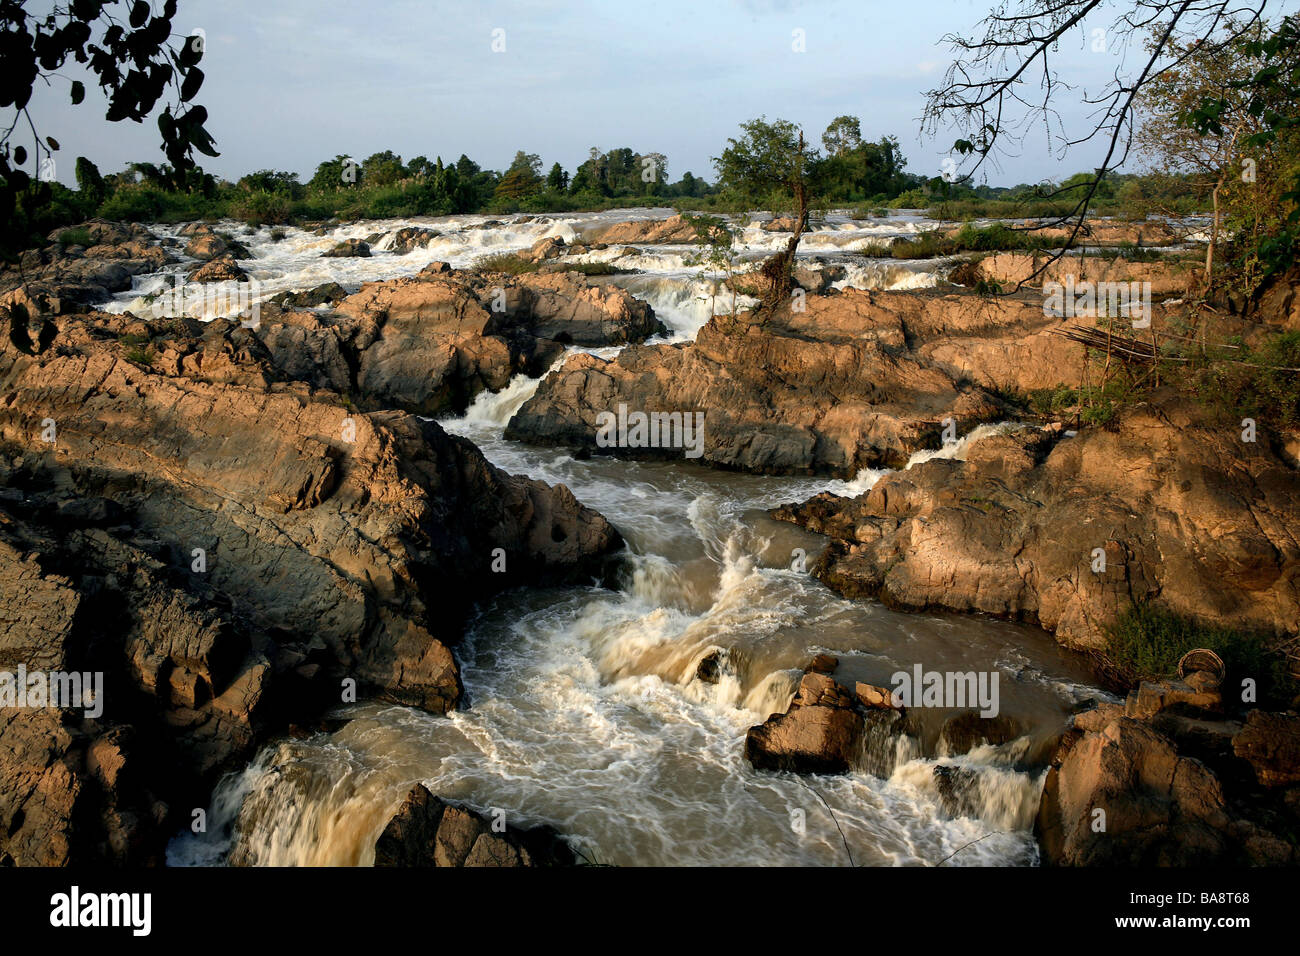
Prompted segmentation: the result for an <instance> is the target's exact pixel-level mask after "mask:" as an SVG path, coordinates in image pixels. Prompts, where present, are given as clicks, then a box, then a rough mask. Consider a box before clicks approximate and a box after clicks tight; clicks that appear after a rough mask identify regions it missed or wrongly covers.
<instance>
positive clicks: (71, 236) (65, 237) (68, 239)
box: [59, 229, 95, 248]
mask: <svg viewBox="0 0 1300 956" xmlns="http://www.w3.org/2000/svg"><path fill="white" fill-rule="evenodd" d="M94 244H95V240H94V238H93V237H92V236H91V235H90V230H89V229H65V230H63V232H61V233H59V245H61V246H64V247H65V248H66V247H67V246H93V245H94Z"/></svg>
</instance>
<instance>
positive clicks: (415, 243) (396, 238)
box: [388, 226, 441, 256]
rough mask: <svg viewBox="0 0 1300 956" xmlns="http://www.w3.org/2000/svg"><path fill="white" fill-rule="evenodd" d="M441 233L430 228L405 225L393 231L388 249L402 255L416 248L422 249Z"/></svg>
mask: <svg viewBox="0 0 1300 956" xmlns="http://www.w3.org/2000/svg"><path fill="white" fill-rule="evenodd" d="M440 235H441V233H439V232H435V231H434V230H432V229H423V228H421V227H419V226H407V227H405V228H403V229H398V230H397V231H396V232H395V233H393V238H392V240H391V241H390V242H389V243H388V250H389V251H390V252H392V253H394V254H396V255H399V256H404V255H407V254H408V253H411V252H414V251H415V250H416V249H423V248H425V247H426V246H428V245H429V243H431V242H433V240H435V239H437V238H438V236H440Z"/></svg>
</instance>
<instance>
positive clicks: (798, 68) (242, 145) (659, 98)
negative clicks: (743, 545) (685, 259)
mask: <svg viewBox="0 0 1300 956" xmlns="http://www.w3.org/2000/svg"><path fill="white" fill-rule="evenodd" d="M991 3H992V0H856V2H852V0H802V2H801V0H695V2H679V0H640V2H638V0H632V2H628V0H566V2H562V3H555V2H540V0H485V2H472V3H463V2H462V3H446V2H427V0H426V2H415V0H393V2H382V0H371V2H366V0H354V2H338V0H315V2H309V0H181V4H180V7H181V9H180V13H179V14H178V16H177V18H176V21H175V23H176V26H177V28H178V30H179V31H181V32H186V33H188V32H190V31H191V30H193V29H195V28H197V29H201V30H202V31H203V32H204V34H205V36H206V54H205V56H204V59H203V63H202V67H203V69H204V71H205V73H206V76H207V79H206V81H205V83H204V85H203V89H202V91H201V92H200V95H199V96H198V97H197V101H198V102H201V103H203V104H204V105H205V106H206V107H207V108H208V111H209V113H210V116H211V119H210V121H209V123H208V130H209V132H211V133H212V134H213V135H214V136H215V137H216V139H217V148H218V149H219V150H220V151H221V153H222V155H221V157H220V158H219V159H213V160H205V161H204V165H205V167H206V168H208V169H209V170H211V171H213V172H215V173H218V174H220V175H224V176H228V177H235V176H238V175H240V174H242V173H244V172H248V171H250V170H253V169H264V168H273V169H288V170H294V171H297V172H299V173H301V174H302V175H303V177H304V178H307V177H309V176H310V175H311V173H312V171H313V170H314V168H315V166H316V164H317V163H318V162H320V161H321V160H323V159H326V158H329V157H332V156H334V155H336V154H340V153H343V154H347V155H352V156H355V157H358V158H364V157H365V156H367V155H369V154H370V153H372V152H375V151H377V150H380V149H392V150H394V151H395V152H397V153H398V154H400V155H401V156H403V157H405V158H410V157H412V156H416V155H426V156H428V157H430V158H432V157H434V156H436V155H441V156H442V157H443V158H444V159H448V158H450V159H454V158H455V157H457V156H459V155H460V153H462V152H464V153H467V154H468V155H469V156H470V157H471V158H472V159H474V160H476V161H477V162H479V163H481V164H482V165H484V166H487V167H492V168H497V169H503V168H504V167H505V166H506V165H508V164H509V161H510V159H511V157H512V156H513V155H514V153H515V150H517V149H525V150H527V151H528V152H533V153H539V154H540V155H541V157H542V159H543V162H544V163H545V165H546V166H547V167H549V166H550V164H551V163H552V162H555V161H559V162H560V163H561V164H562V165H563V166H565V168H567V169H569V170H572V169H573V168H574V167H576V166H577V164H578V163H580V162H581V161H582V160H583V159H584V158H585V157H586V153H587V148H588V147H589V146H599V147H601V148H602V149H606V148H610V147H614V146H625V145H626V146H630V147H632V148H633V149H635V150H638V151H650V150H657V151H659V152H662V153H665V154H666V155H667V156H668V160H669V175H670V178H672V179H677V178H679V177H680V176H681V174H682V173H683V172H685V171H687V170H690V171H692V172H694V173H695V174H696V175H697V176H703V177H705V178H709V179H712V178H713V170H712V167H711V164H710V162H709V160H710V157H712V156H715V155H717V153H718V152H719V151H720V149H721V147H722V145H723V144H724V143H725V140H726V138H727V137H728V136H731V135H734V134H735V132H736V129H737V126H738V124H739V123H740V122H742V121H743V120H746V119H750V118H752V117H755V116H758V115H760V114H766V115H767V116H768V117H769V118H774V117H782V118H785V119H790V120H793V121H795V122H797V123H799V124H801V125H802V126H803V127H804V128H805V130H807V131H808V133H809V134H810V137H811V138H813V139H814V140H819V138H820V135H821V131H822V130H823V129H824V128H825V126H826V124H827V123H828V122H829V121H830V120H831V119H832V118H833V117H835V116H837V115H840V114H844V113H848V114H852V115H855V116H858V117H860V118H861V120H862V130H863V133H864V135H866V136H869V137H871V138H875V137H878V136H880V135H882V134H886V133H892V134H894V135H896V136H898V138H899V140H900V141H901V142H902V144H903V152H904V155H905V156H906V157H907V159H908V163H909V165H908V168H909V170H911V171H914V172H920V173H924V174H927V175H936V174H938V173H939V172H940V164H941V162H942V160H943V158H944V157H945V156H947V155H948V150H947V147H949V146H951V140H952V138H953V137H952V136H942V137H939V138H936V139H935V140H925V139H923V138H921V137H920V135H919V134H920V129H919V117H920V114H921V111H922V108H923V105H924V93H925V91H926V90H928V89H929V88H931V87H932V86H934V85H936V84H937V83H938V82H939V81H940V79H941V77H942V73H943V69H944V67H945V66H946V65H947V63H948V61H949V59H950V51H949V48H948V47H947V46H946V45H944V44H942V43H941V42H940V41H941V38H942V37H943V35H944V34H945V33H948V32H951V31H956V32H964V33H967V34H969V33H970V32H971V30H972V28H973V27H974V25H975V24H976V23H977V22H978V21H979V20H980V19H981V18H982V17H983V16H985V15H986V14H987V13H988V11H989V7H990V5H991ZM498 29H500V30H504V31H505V32H504V39H505V51H504V52H500V53H498V52H493V50H492V43H493V31H494V30H498ZM796 30H802V31H804V38H805V45H806V52H802V53H797V52H795V51H794V50H793V49H792V46H793V37H794V31H796ZM1061 52H1062V57H1063V59H1062V62H1061V65H1062V68H1063V69H1064V71H1065V73H1066V75H1067V77H1068V78H1069V79H1070V80H1072V81H1074V82H1076V83H1079V84H1081V85H1082V86H1083V87H1086V88H1088V89H1090V90H1096V89H1100V88H1101V86H1102V85H1103V84H1104V83H1105V82H1106V80H1107V79H1108V78H1109V76H1110V73H1111V71H1112V70H1113V68H1114V67H1115V64H1116V59H1115V57H1114V56H1113V55H1111V54H1109V53H1104V54H1099V53H1093V52H1091V51H1090V50H1089V49H1088V44H1087V37H1086V36H1085V35H1083V34H1082V33H1081V34H1080V35H1079V36H1078V37H1077V43H1074V44H1073V45H1071V44H1065V45H1064V46H1063V49H1062V51H1061ZM66 75H67V77H68V79H71V78H72V77H73V76H75V75H76V73H75V72H74V71H66ZM67 82H68V80H67V79H65V80H62V81H60V80H58V79H56V80H55V81H54V83H55V86H54V88H53V89H52V90H49V91H42V92H40V93H38V95H37V96H36V97H34V98H33V107H34V112H35V115H36V116H37V118H38V121H39V123H40V130H41V133H42V135H46V134H50V135H53V136H55V137H56V138H57V139H58V140H59V141H60V143H61V144H62V147H63V149H62V151H61V153H60V154H59V157H58V158H59V160H60V165H59V169H58V173H59V178H60V179H61V180H63V181H65V182H68V181H70V178H71V171H72V170H71V167H72V160H73V159H74V158H75V157H76V156H78V155H86V156H89V157H90V158H92V159H93V160H94V161H95V162H96V163H97V164H98V165H99V167H100V169H101V170H103V171H105V172H110V171H116V170H118V169H121V168H122V167H123V166H124V165H125V164H126V163H127V162H128V161H130V160H149V161H154V162H160V161H161V160H162V154H161V152H160V151H159V149H158V138H157V129H156V127H155V126H154V125H153V123H152V122H146V123H145V124H143V125H138V126H137V125H136V124H133V123H130V122H126V123H106V122H104V121H103V98H102V97H99V96H98V92H97V91H96V90H94V89H93V88H92V89H91V90H90V91H89V93H88V95H87V99H86V102H85V103H84V104H83V105H82V106H81V107H78V108H72V107H70V106H68V105H66V104H67ZM88 85H89V84H88ZM1060 108H1061V113H1062V116H1061V119H1062V121H1063V122H1065V123H1066V124H1068V125H1070V126H1074V127H1075V128H1077V127H1078V126H1079V125H1080V124H1081V123H1082V122H1083V117H1084V113H1083V110H1082V108H1081V107H1079V106H1077V105H1074V104H1072V103H1071V102H1069V101H1064V102H1062V103H1061V104H1060ZM1099 155H1100V154H1099V152H1098V151H1097V150H1090V149H1087V148H1080V149H1077V150H1076V151H1074V152H1071V153H1070V154H1069V156H1068V157H1067V158H1065V159H1064V160H1062V159H1061V158H1060V156H1059V149H1058V148H1056V147H1055V146H1054V145H1053V144H1052V143H1051V142H1050V141H1049V140H1048V139H1047V137H1046V136H1045V135H1043V134H1042V133H1041V131H1040V132H1038V133H1037V134H1036V135H1034V136H1031V137H1030V138H1029V139H1027V140H1026V141H1025V143H1024V144H1023V146H1022V148H1021V149H1020V155H1019V156H1017V157H1013V158H1011V159H1009V160H1007V161H1004V162H1003V164H1002V169H1001V171H991V172H990V174H989V180H990V181H991V182H994V183H997V184H1013V183H1017V182H1028V181H1035V180H1039V179H1043V178H1048V177H1057V178H1059V177H1062V176H1064V175H1068V174H1069V173H1071V172H1074V171H1077V170H1079V169H1084V168H1088V167H1089V166H1091V165H1093V164H1094V163H1095V162H1096V160H1097V159H1098V158H1099Z"/></svg>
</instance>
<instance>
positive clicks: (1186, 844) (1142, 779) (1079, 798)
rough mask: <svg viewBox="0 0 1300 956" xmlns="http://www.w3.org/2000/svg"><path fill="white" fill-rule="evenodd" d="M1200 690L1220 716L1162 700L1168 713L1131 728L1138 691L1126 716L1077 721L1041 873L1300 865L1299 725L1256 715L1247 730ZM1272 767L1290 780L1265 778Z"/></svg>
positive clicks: (1038, 828) (1151, 714) (1063, 751)
mask: <svg viewBox="0 0 1300 956" xmlns="http://www.w3.org/2000/svg"><path fill="white" fill-rule="evenodd" d="M1174 683H1177V682H1174ZM1198 684H1199V686H1200V693H1201V694H1202V695H1205V696H1206V697H1207V698H1214V703H1215V706H1214V707H1213V708H1210V709H1206V708H1202V707H1200V706H1199V705H1198V704H1197V703H1191V702H1189V700H1188V699H1186V697H1185V696H1184V697H1182V698H1178V699H1175V698H1174V697H1171V696H1169V695H1161V696H1162V697H1163V701H1164V702H1163V705H1162V706H1161V707H1160V709H1157V710H1154V711H1150V710H1149V709H1145V710H1144V712H1143V716H1133V712H1134V708H1133V704H1134V700H1135V698H1137V697H1139V696H1140V695H1141V694H1142V692H1141V691H1135V692H1134V694H1132V695H1130V697H1129V701H1128V704H1127V705H1126V708H1121V707H1119V706H1118V705H1114V704H1102V705H1101V706H1099V707H1097V708H1096V709H1095V710H1091V711H1086V712H1084V713H1082V714H1080V715H1078V716H1076V717H1075V718H1074V721H1073V724H1074V725H1073V727H1072V728H1071V729H1070V730H1069V731H1068V732H1067V733H1066V734H1065V735H1064V737H1063V738H1062V739H1061V743H1060V745H1059V747H1058V748H1057V752H1056V755H1055V756H1054V757H1053V759H1052V765H1051V768H1050V770H1049V771H1048V774H1047V779H1046V782H1045V784H1044V787H1043V794H1042V799H1041V801H1040V805H1039V811H1038V818H1037V821H1036V824H1035V832H1036V835H1037V837H1038V841H1039V846H1040V849H1041V852H1042V858H1043V862H1044V863H1046V864H1048V865H1054V866H1152V865H1155V866H1208V865H1252V866H1259V865H1278V864H1289V863H1294V862H1296V861H1297V860H1298V859H1300V847H1297V841H1296V833H1297V832H1300V831H1297V824H1300V786H1297V785H1296V784H1297V782H1298V780H1297V777H1296V776H1295V773H1294V768H1295V766H1296V760H1297V756H1298V755H1297V752H1296V750H1295V749H1294V748H1295V746H1296V739H1297V738H1296V736H1295V735H1296V725H1298V724H1300V718H1296V717H1295V716H1294V715H1284V714H1270V713H1266V712H1264V711H1259V710H1251V711H1250V712H1249V714H1248V716H1247V717H1246V721H1245V723H1244V725H1243V723H1242V722H1241V721H1240V720H1234V719H1228V718H1225V717H1223V716H1222V714H1221V713H1220V712H1219V707H1218V694H1217V691H1215V690H1214V689H1213V688H1211V687H1209V686H1208V685H1207V684H1206V683H1205V682H1198ZM1175 696H1176V695H1175ZM1288 748H1289V749H1288ZM1275 766H1287V767H1290V768H1291V770H1289V771H1288V772H1286V773H1284V774H1283V775H1281V776H1278V777H1274V776H1272V775H1271V773H1270V772H1269V770H1267V769H1266V770H1265V772H1264V773H1259V771H1260V769H1261V767H1264V768H1272V767H1275ZM1252 771H1254V772H1255V773H1259V776H1258V778H1256V777H1255V775H1254V774H1253V773H1252Z"/></svg>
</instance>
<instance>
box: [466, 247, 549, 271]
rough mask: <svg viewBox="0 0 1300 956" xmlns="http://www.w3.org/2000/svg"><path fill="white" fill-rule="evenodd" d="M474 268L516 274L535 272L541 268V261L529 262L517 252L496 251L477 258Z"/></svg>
mask: <svg viewBox="0 0 1300 956" xmlns="http://www.w3.org/2000/svg"><path fill="white" fill-rule="evenodd" d="M474 268H476V269H480V270H482V271H483V272H504V273H506V274H507V275H512V276H517V275H523V274H524V273H527V272H536V271H537V270H538V269H540V268H541V263H539V262H531V261H530V260H528V259H525V258H524V257H523V256H521V255H519V253H517V252H498V253H496V254H495V255H490V256H484V257H483V258H481V259H479V260H478V261H477V262H475V263H474Z"/></svg>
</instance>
